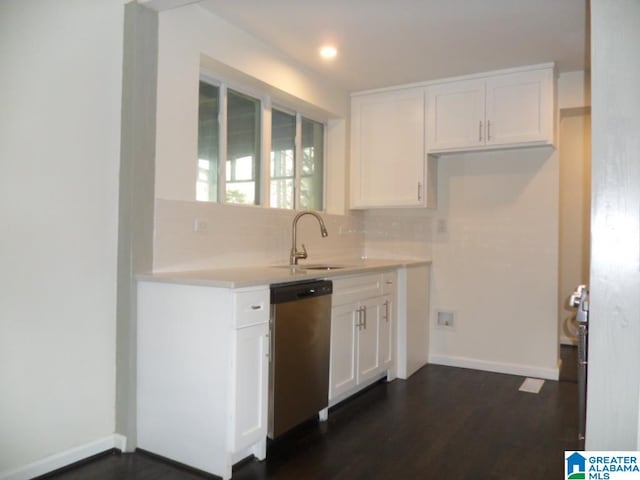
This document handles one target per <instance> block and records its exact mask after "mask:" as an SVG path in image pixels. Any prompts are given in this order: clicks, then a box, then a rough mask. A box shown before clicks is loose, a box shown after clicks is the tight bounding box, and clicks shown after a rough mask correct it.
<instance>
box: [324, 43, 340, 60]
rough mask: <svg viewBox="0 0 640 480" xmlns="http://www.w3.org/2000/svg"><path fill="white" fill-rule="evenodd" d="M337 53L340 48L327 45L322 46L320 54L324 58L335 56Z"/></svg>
mask: <svg viewBox="0 0 640 480" xmlns="http://www.w3.org/2000/svg"><path fill="white" fill-rule="evenodd" d="M337 54H338V50H336V47H332V46H331V45H325V46H324V47H321V48H320V56H321V57H322V58H326V59H330V58H335V56H336V55H337Z"/></svg>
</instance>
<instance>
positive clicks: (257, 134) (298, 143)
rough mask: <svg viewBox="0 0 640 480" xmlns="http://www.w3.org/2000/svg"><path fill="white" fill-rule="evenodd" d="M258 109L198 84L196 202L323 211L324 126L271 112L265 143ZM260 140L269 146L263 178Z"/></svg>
mask: <svg viewBox="0 0 640 480" xmlns="http://www.w3.org/2000/svg"><path fill="white" fill-rule="evenodd" d="M269 103H270V102H267V105H268V104H269ZM262 109H263V105H262V102H261V100H260V99H258V98H254V97H252V96H249V95H246V94H244V93H240V92H238V91H236V90H232V89H230V88H226V86H225V85H223V84H220V85H217V86H216V85H212V84H211V83H209V82H208V81H204V80H201V81H200V95H199V110H198V176H197V180H196V200H200V201H210V202H226V203H234V204H247V205H260V204H262V203H263V202H264V203H266V204H267V205H268V206H270V207H274V208H286V209H305V210H322V208H323V204H324V141H325V140H324V136H325V128H324V124H322V123H320V122H317V121H315V120H310V119H307V118H304V117H302V116H301V115H300V114H299V113H295V111H293V110H292V111H289V112H287V111H285V110H284V109H275V108H274V109H272V110H271V137H270V138H264V136H263V131H264V130H265V129H264V125H263V122H262ZM263 138H264V140H265V143H267V145H265V148H267V149H268V148H269V144H270V146H271V155H270V158H269V165H268V168H267V170H266V172H265V173H263V172H262V168H261V167H262V158H261V152H262V151H263V150H262V148H263V145H262V142H261V140H262V139H263ZM222 140H224V141H222ZM267 151H269V150H267ZM265 166H266V165H265ZM267 174H268V175H269V176H268V177H267ZM263 187H264V189H266V190H268V191H267V192H262V189H263Z"/></svg>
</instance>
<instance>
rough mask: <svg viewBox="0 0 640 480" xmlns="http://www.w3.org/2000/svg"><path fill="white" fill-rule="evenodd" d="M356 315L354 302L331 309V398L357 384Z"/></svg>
mask: <svg viewBox="0 0 640 480" xmlns="http://www.w3.org/2000/svg"><path fill="white" fill-rule="evenodd" d="M356 317H357V314H356V311H355V310H354V306H353V304H347V305H343V306H340V307H336V308H333V309H332V311H331V360H330V369H329V372H330V373H329V400H333V399H334V398H336V397H338V396H340V395H341V394H343V393H345V392H347V391H349V390H350V389H351V388H353V387H355V385H356V381H357V374H356V347H357V338H356V326H355V323H356Z"/></svg>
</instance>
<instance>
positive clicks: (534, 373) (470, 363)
mask: <svg viewBox="0 0 640 480" xmlns="http://www.w3.org/2000/svg"><path fill="white" fill-rule="evenodd" d="M429 363H434V364H436V365H446V366H448V367H461V368H471V369H473V370H483V371H486V372H495V373H507V374H509V375H518V376H522V377H535V378H544V379H547V380H558V378H559V377H560V368H559V367H556V368H542V367H535V366H532V365H520V364H517V363H501V362H489V361H486V360H478V359H475V358H468V357H454V356H450V355H430V356H429Z"/></svg>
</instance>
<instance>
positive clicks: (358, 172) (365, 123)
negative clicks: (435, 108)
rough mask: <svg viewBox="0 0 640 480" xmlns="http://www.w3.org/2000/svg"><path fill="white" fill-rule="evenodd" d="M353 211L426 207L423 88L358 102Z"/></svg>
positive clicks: (353, 129)
mask: <svg viewBox="0 0 640 480" xmlns="http://www.w3.org/2000/svg"><path fill="white" fill-rule="evenodd" d="M351 112H352V118H351V146H352V150H351V158H352V164H351V166H352V168H351V191H352V198H351V200H352V202H351V206H352V208H366V207H392V206H395V207H398V206H424V205H426V194H425V183H424V182H425V150H424V122H425V118H424V89H423V88H410V89H403V90H398V91H394V92H384V93H376V94H371V95H362V96H357V97H354V98H353V100H352V103H351Z"/></svg>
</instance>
